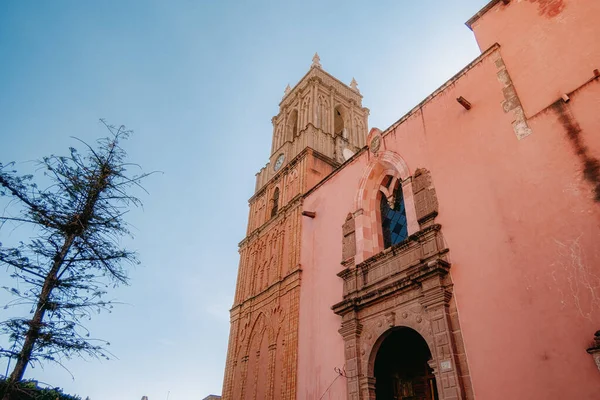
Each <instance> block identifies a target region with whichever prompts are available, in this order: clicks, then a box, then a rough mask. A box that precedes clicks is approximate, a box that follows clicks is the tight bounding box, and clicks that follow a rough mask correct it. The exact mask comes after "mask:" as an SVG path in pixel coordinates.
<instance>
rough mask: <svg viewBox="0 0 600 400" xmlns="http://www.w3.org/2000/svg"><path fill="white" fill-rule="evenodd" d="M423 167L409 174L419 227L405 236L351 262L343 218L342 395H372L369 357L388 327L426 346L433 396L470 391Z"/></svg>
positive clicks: (350, 235)
mask: <svg viewBox="0 0 600 400" xmlns="http://www.w3.org/2000/svg"><path fill="white" fill-rule="evenodd" d="M428 175H429V173H428V172H427V171H425V170H420V171H419V170H418V171H417V172H416V173H415V176H413V185H412V186H413V187H412V190H413V193H414V196H415V200H416V201H415V203H416V204H415V208H416V209H417V210H416V211H417V212H416V214H417V218H418V220H419V227H420V230H419V231H417V232H415V233H413V234H412V235H410V236H409V237H408V238H407V239H406V240H405V241H403V242H401V243H399V244H397V245H394V246H392V247H390V248H387V249H385V250H383V251H381V252H379V253H377V254H375V255H374V256H372V257H370V258H368V259H366V260H364V261H363V262H361V263H359V264H355V263H354V255H355V249H356V245H355V243H353V242H354V241H355V235H354V228H355V224H354V220H353V216H352V214H349V215H348V217H347V218H346V221H345V222H344V224H343V229H342V232H343V238H342V240H343V254H342V265H343V266H344V269H343V270H342V271H341V272H339V273H338V276H339V277H340V278H342V279H343V280H344V285H343V300H342V301H340V302H339V303H337V304H335V305H334V306H333V307H332V309H333V311H334V312H335V313H336V314H338V315H339V316H341V317H342V326H341V329H340V330H339V332H340V334H341V335H342V336H343V338H344V346H345V359H346V373H347V389H348V399H352V400H375V390H376V385H377V382H376V377H375V359H376V356H377V351H378V349H379V346H380V345H381V344H382V342H383V340H384V338H385V337H386V336H387V335H388V334H390V332H391V331H393V330H394V329H399V328H402V327H407V328H411V329H413V330H414V331H416V332H417V333H418V334H419V335H421V336H422V338H423V339H424V340H425V342H426V343H427V345H428V347H429V351H430V353H431V359H430V360H429V361H428V364H429V367H430V368H431V370H432V371H433V375H434V376H435V385H436V386H437V393H438V399H439V400H449V399H472V398H473V391H472V387H471V382H470V376H469V368H468V365H467V361H466V355H465V350H464V345H463V341H462V335H461V331H460V326H459V321H458V314H457V311H456V306H455V302H454V299H453V296H452V281H451V278H450V275H449V271H450V263H449V260H448V253H449V250H448V249H447V248H446V246H445V242H444V239H443V236H442V229H441V226H440V225H439V224H436V223H435V217H436V216H437V199H436V197H435V191H434V189H433V187H432V184H431V180H430V179H429V176H428Z"/></svg>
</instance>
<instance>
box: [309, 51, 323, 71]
mask: <svg viewBox="0 0 600 400" xmlns="http://www.w3.org/2000/svg"><path fill="white" fill-rule="evenodd" d="M310 67H311V68H321V58H320V57H319V53H315V55H314V56H313V58H312V65H311V66H310Z"/></svg>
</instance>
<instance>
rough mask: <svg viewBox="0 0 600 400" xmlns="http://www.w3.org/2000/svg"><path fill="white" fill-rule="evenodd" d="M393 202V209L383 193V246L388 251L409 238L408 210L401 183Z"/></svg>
mask: <svg viewBox="0 0 600 400" xmlns="http://www.w3.org/2000/svg"><path fill="white" fill-rule="evenodd" d="M390 189H391V188H390ZM393 201H394V202H393V208H392V207H390V204H389V202H388V199H387V198H386V197H385V196H384V195H383V193H381V227H382V231H383V244H384V247H385V248H386V249H387V248H388V247H391V246H393V245H395V244H398V243H400V242H402V241H404V240H406V238H407V237H408V226H407V223H406V210H405V208H404V197H403V195H402V184H401V183H398V188H397V189H396V190H395V191H394V197H393Z"/></svg>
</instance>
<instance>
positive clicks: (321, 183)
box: [302, 0, 500, 198]
mask: <svg viewBox="0 0 600 400" xmlns="http://www.w3.org/2000/svg"><path fill="white" fill-rule="evenodd" d="M498 1H500V0H498ZM499 48H500V45H499V44H498V43H494V44H493V45H491V46H490V47H489V48H488V49H487V50H486V51H484V52H483V53H481V54H480V55H479V56H478V57H477V58H475V59H474V60H473V61H471V62H470V63H469V64H468V65H467V66H466V67H464V68H463V69H461V70H460V71H459V72H458V73H457V74H456V75H454V76H453V77H452V78H450V79H449V80H447V81H446V82H445V83H444V84H443V85H442V86H440V87H439V88H437V89H436V90H434V91H433V92H432V93H431V94H430V95H429V96H427V97H426V98H425V99H424V100H423V101H421V102H420V103H419V104H417V105H416V106H415V107H413V108H412V109H411V110H410V111H409V112H407V113H406V114H404V115H403V116H402V117H400V119H399V120H397V121H396V122H394V123H393V124H392V125H390V126H389V127H388V128H387V129H385V130H384V131H383V132H381V136H382V137H383V136H387V134H388V133H390V132H392V131H393V130H394V129H395V128H396V127H397V126H398V125H401V124H402V123H403V122H404V121H406V120H407V119H408V118H409V117H410V116H411V115H413V114H414V113H415V112H416V111H418V110H419V109H421V108H422V107H423V106H424V105H425V104H427V103H428V102H429V101H431V100H432V99H433V98H434V97H436V96H437V95H439V94H440V93H442V92H443V91H444V90H446V88H447V87H448V86H450V85H451V84H453V83H454V82H456V81H457V80H458V79H460V78H461V77H462V76H463V75H464V74H466V73H467V72H468V71H469V70H471V69H472V68H473V67H474V66H475V65H477V64H478V63H480V62H481V61H483V59H485V58H486V57H487V56H489V55H490V54H491V53H492V52H494V51H495V50H498V49H499ZM367 149H368V146H364V147H363V148H361V149H360V150H358V151H357V152H356V153H355V154H354V155H353V156H352V157H351V158H349V159H348V160H346V162H344V163H343V164H342V165H340V166H339V167H338V168H336V169H334V170H333V171H331V172H330V173H329V175H327V176H326V177H324V178H323V179H322V180H321V181H320V182H319V183H317V184H316V185H315V186H313V187H312V188H311V189H310V190H308V191H307V192H306V193H305V194H304V195H303V196H302V197H303V198H307V197H308V196H310V195H311V194H312V193H313V192H315V191H316V190H317V189H318V188H320V187H321V186H323V185H324V184H325V182H327V181H329V180H330V179H331V178H332V177H334V176H335V175H337V174H338V173H339V172H340V171H341V170H343V169H344V167H345V166H347V165H348V164H351V163H352V162H354V161H355V160H356V159H358V158H359V157H360V156H361V155H362V154H363V153H365V152H366V151H367Z"/></svg>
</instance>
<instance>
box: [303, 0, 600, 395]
mask: <svg viewBox="0 0 600 400" xmlns="http://www.w3.org/2000/svg"><path fill="white" fill-rule="evenodd" d="M573 3H574V2H571V1H569V2H565V4H566V5H565V7H564V12H565V13H568V14H565V16H564V19H563V20H562V22H560V21H561V20H560V15H559V16H556V17H554V18H558V19H559V20H558V21H559V22H557V21H554V22H552V24H554V25H552V27H554V28H552V29H558V30H559V31H560V32H570V33H569V34H568V35H567V36H565V37H564V38H565V39H568V38H572V37H576V36H577V33H576V31H577V29H579V28H580V27H581V29H582V32H583V33H582V34H588V33H589V32H588V31H589V28H588V27H587V26H588V25H590V24H591V22H590V21H589V20H587V19H586V18H587V16H585V15H587V14H590V13H596V11H598V10H599V8H598V5H599V4H600V2H594V1H582V3H586V4H587V6H588V7H587V8H585V7H580V6H576V5H573ZM497 7H498V6H497ZM511 7H513V8H514V10H517V9H519V10H522V11H523V13H524V16H520V17H517V16H514V18H517V19H518V21H520V25H521V26H523V28H522V29H523V31H522V32H521V35H522V37H523V39H522V41H521V42H519V43H517V42H516V41H515V40H509V39H508V38H510V37H512V36H510V35H516V33H514V32H511V33H510V34H508V33H507V34H506V35H505V36H502V35H503V34H501V33H498V32H497V31H494V30H493V29H492V28H494V29H496V30H498V29H500V28H502V27H503V26H505V25H506V23H507V22H506V18H508V17H507V16H509V15H512V14H509V13H514V12H516V11H514V10H513V11H510V8H511ZM537 10H538V8H537V5H536V4H529V2H525V1H522V2H517V1H514V0H513V2H511V3H510V5H509V6H508V8H506V9H505V10H504V11H500V12H496V11H491V12H490V13H489V14H486V15H484V17H482V18H481V19H480V20H479V22H478V24H479V25H480V26H477V27H475V31H476V33H477V34H478V35H479V36H478V39H479V41H480V44H482V43H483V44H484V45H483V46H482V47H485V46H487V45H488V44H490V43H492V42H494V41H496V40H494V39H492V38H491V36H492V35H493V34H494V35H499V36H500V38H501V39H503V38H507V39H503V40H498V41H500V42H501V44H502V47H501V49H500V52H501V54H502V56H503V58H504V61H505V63H506V65H507V67H508V71H509V73H510V74H511V77H512V78H513V82H514V83H515V86H516V90H517V93H518V94H519V95H521V96H522V97H521V101H522V102H523V103H524V104H525V105H526V106H527V107H529V108H528V109H529V110H530V109H535V108H539V110H537V111H538V113H537V115H536V116H535V117H534V118H530V119H529V120H528V124H529V126H530V128H531V129H532V134H531V135H529V136H527V137H526V138H524V139H522V140H517V138H516V136H515V132H514V131H513V127H512V122H513V119H514V115H513V114H512V113H511V112H509V113H504V111H503V109H502V106H501V104H502V102H503V101H504V99H505V98H504V94H503V92H502V87H503V86H502V84H501V83H500V82H499V81H498V78H497V75H496V74H497V72H498V67H497V65H496V63H495V62H494V59H493V57H492V56H491V55H490V56H488V57H484V58H483V59H482V60H481V62H479V63H477V64H476V65H475V66H474V67H473V68H472V69H470V70H469V71H468V72H466V73H465V74H464V75H463V76H461V77H460V79H458V80H457V81H456V82H453V83H452V84H451V85H449V86H448V87H447V88H446V89H445V90H443V91H442V92H441V93H439V94H437V95H436V96H435V97H434V98H433V99H431V100H430V101H428V102H427V103H425V104H424V105H423V106H422V107H421V108H420V109H417V110H415V111H414V112H413V114H412V115H410V116H409V117H408V118H406V119H405V120H404V121H403V122H402V123H401V124H400V125H399V126H397V127H395V128H394V129H391V131H389V132H386V133H384V135H385V136H384V143H383V147H382V148H383V149H385V150H391V151H395V152H397V153H398V154H400V155H401V156H402V157H403V159H404V160H405V161H406V163H407V164H408V167H409V169H410V171H411V173H413V172H414V171H415V170H416V169H417V168H427V169H428V170H430V171H431V176H432V179H433V182H434V186H435V189H436V191H437V197H438V200H439V216H438V218H437V219H436V222H439V223H440V224H441V225H442V232H443V234H444V237H445V239H446V241H447V245H448V248H449V249H450V253H449V255H450V258H451V261H452V267H451V274H452V279H453V281H454V295H455V299H456V302H457V307H458V312H459V317H460V324H461V328H462V333H463V339H464V342H465V347H466V352H467V357H468V361H469V368H470V372H471V377H472V382H473V388H474V392H475V396H476V398H478V399H484V400H494V399H508V398H510V399H517V400H518V399H523V400H526V399H527V400H531V399H578V400H580V399H581V400H585V399H590V400H591V399H597V398H598V393H600V374H599V372H598V369H597V368H596V366H595V365H594V363H593V361H592V358H591V356H589V355H588V354H587V353H586V352H585V349H586V348H587V347H588V345H589V343H590V342H591V340H592V338H593V333H594V332H595V331H596V330H598V329H600V246H598V243H600V227H599V226H600V224H599V222H600V202H599V200H600V199H598V200H595V193H594V190H595V189H596V190H599V193H600V161H598V159H600V135H599V131H600V111H599V110H600V81H599V80H596V81H593V82H591V83H588V84H587V85H585V86H584V87H582V88H581V89H579V90H578V91H577V92H576V93H574V94H573V95H572V96H571V100H570V102H568V103H564V102H562V101H557V100H558V99H559V97H560V96H559V94H560V92H561V91H562V90H566V89H563V88H570V90H573V89H574V88H576V87H578V86H580V85H582V84H583V83H584V82H585V81H586V80H587V79H589V75H590V73H589V72H591V70H590V67H591V65H592V64H593V62H592V61H591V60H590V58H593V57H596V55H594V56H590V52H589V51H588V50H589V49H588V48H586V47H585V46H583V48H579V53H577V48H578V46H580V45H581V43H584V44H585V45H587V42H586V41H587V39H585V40H582V41H572V42H571V46H572V47H574V49H573V50H569V54H571V55H573V57H575V55H576V53H577V54H578V55H577V57H579V58H580V60H579V62H575V61H568V62H565V63H563V64H562V65H563V68H566V69H567V70H565V71H563V70H562V69H558V70H554V69H548V71H549V72H548V73H533V72H531V71H530V70H529V68H534V66H535V65H541V64H540V63H542V61H539V63H538V64H536V63H535V62H533V61H536V60H538V59H541V60H543V58H544V54H540V52H541V51H543V52H546V53H548V54H556V52H557V51H559V50H557V49H554V48H550V47H549V46H550V44H549V43H546V44H544V45H543V46H541V47H540V48H538V49H537V50H531V51H532V52H533V53H536V54H528V53H527V52H526V51H524V50H523V49H522V46H524V43H530V45H531V44H532V43H533V45H537V44H538V43H539V41H538V40H536V36H535V35H536V34H535V32H546V33H544V34H547V35H549V36H548V37H549V38H554V39H552V40H557V41H558V43H557V47H558V49H563V48H565V46H566V43H564V42H563V41H562V40H560V38H561V34H560V32H559V33H557V32H554V31H552V30H551V27H550V25H547V24H549V22H547V21H546V19H547V17H546V16H540V15H539V14H538V13H537ZM576 13H580V14H582V15H575V14H576ZM504 14H506V15H504ZM493 18H496V20H494V19H493ZM577 21H579V22H581V23H583V22H585V24H586V25H585V26H583V25H581V24H580V23H577V24H575V25H571V24H570V23H575V22H577ZM484 22H485V23H486V24H490V25H491V27H487V28H486V27H485V26H484ZM559 23H560V24H565V25H566V26H562V25H561V26H560V27H559V28H556V26H558V25H557V24H559ZM515 24H517V25H519V24H518V23H517V22H515ZM528 24H529V25H528ZM534 24H541V27H538V28H533V27H531V26H530V25H534ZM599 25H600V24H599ZM500 30H502V29H500ZM494 32H495V33H494ZM538 34H541V33H538ZM486 35H487V36H486ZM527 35H533V36H531V37H528V36H527ZM515 37H516V36H515ZM598 37H600V34H599V35H596V38H598ZM513 39H514V38H513ZM527 40H529V41H530V42H527ZM531 40H533V41H531ZM511 46H513V47H511ZM515 46H516V47H515ZM517 47H521V49H520V50H519V49H518V48H517ZM595 48H596V49H597V48H598V47H597V46H596V47H595ZM597 53H598V52H597ZM597 53H596V54H597ZM519 54H520V56H519ZM523 54H526V55H523ZM527 54H528V55H527ZM505 55H506V57H505ZM518 57H523V58H522V59H521V61H520V62H521V63H523V64H525V65H522V66H521V65H520V64H519V62H518ZM530 57H531V58H530ZM528 62H533V66H532V65H530V66H527V65H526V64H527V63H528ZM536 62H537V61H536ZM581 65H584V66H585V68H582V67H581ZM568 68H572V69H573V72H572V73H570V72H569V71H568ZM585 71H588V73H587V75H585V74H584V72H585ZM515 75H517V76H518V78H517V77H516V76H515ZM584 75H585V76H584ZM524 80H527V82H526V84H523V82H524ZM536 91H537V92H538V93H539V96H537V95H536ZM459 96H463V97H465V98H466V99H467V100H468V101H470V102H471V103H472V104H473V108H472V109H471V110H469V111H467V110H465V109H464V108H462V107H461V106H460V105H459V104H458V103H457V102H456V98H457V97H459ZM524 98H526V99H527V101H524ZM553 103H555V105H554V106H552V107H550V108H545V107H546V106H548V105H550V104H553ZM526 109H527V108H526ZM578 146H579V147H578ZM577 149H579V151H577ZM369 157H370V154H369V152H365V153H363V154H362V155H361V156H360V157H358V158H357V159H356V160H354V161H353V162H352V163H350V165H348V166H345V167H344V168H343V169H342V170H340V171H338V172H337V173H336V174H335V175H334V176H333V177H332V178H331V179H329V180H328V181H326V182H325V183H324V184H323V185H322V186H321V187H319V188H318V189H317V190H316V191H314V192H313V193H311V194H310V195H309V196H308V197H307V198H306V199H305V203H304V209H305V210H309V211H316V212H317V216H316V218H315V219H312V220H311V219H308V218H306V217H305V219H304V222H303V231H302V247H301V265H302V269H303V272H302V286H301V297H300V322H299V323H300V327H299V328H300V331H299V359H298V384H299V388H300V389H299V392H298V399H318V398H319V396H320V395H321V394H322V393H323V392H324V390H325V388H326V387H327V386H328V385H329V384H330V383H331V381H332V380H333V379H334V378H335V373H334V372H333V367H335V366H338V367H339V366H341V365H342V364H343V360H344V356H343V350H344V349H343V341H342V338H341V335H340V334H339V333H338V332H337V330H338V329H339V327H340V324H341V320H340V318H339V317H337V316H335V315H334V314H333V312H332V311H331V309H330V307H331V306H332V305H333V304H334V303H336V302H338V301H340V300H341V293H342V280H341V278H338V277H337V276H336V275H335V274H336V273H337V272H339V271H340V269H341V266H340V261H341V245H342V233H341V226H342V224H343V223H344V220H345V217H346V215H347V214H348V212H352V211H355V210H353V209H352V207H353V204H354V199H355V197H356V192H357V190H358V183H359V181H360V179H361V178H362V176H363V174H364V171H365V170H366V167H367V165H368V162H369V161H370V160H369ZM596 167H597V168H596ZM366 356H368V355H366ZM342 380H343V378H340V379H338V381H337V382H336V383H335V385H334V387H333V388H332V389H331V391H330V393H331V392H335V394H332V395H331V397H329V398H330V399H345V386H344V385H345V382H344V384H342V383H340V381H342ZM334 388H337V389H335V390H334ZM327 398H328V397H327V396H326V397H325V399H327Z"/></svg>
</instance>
